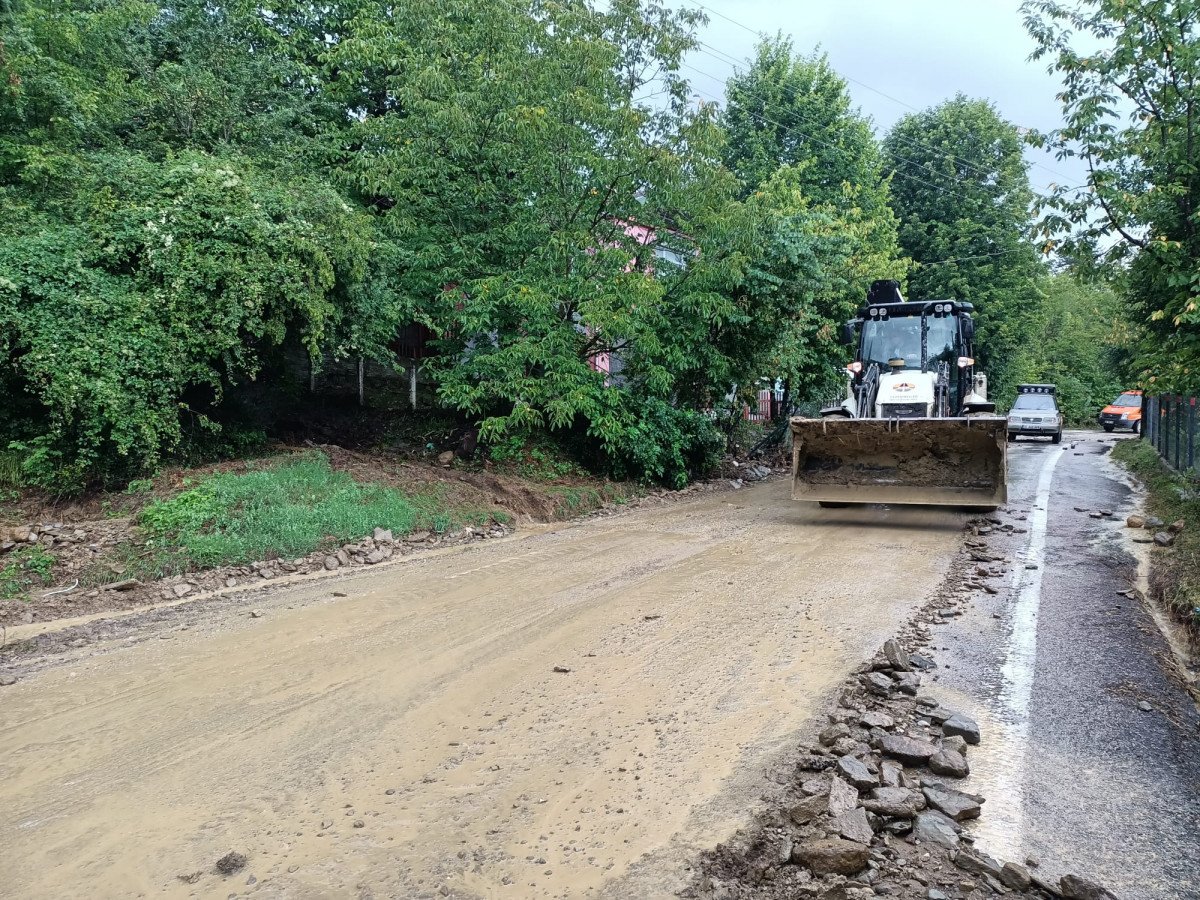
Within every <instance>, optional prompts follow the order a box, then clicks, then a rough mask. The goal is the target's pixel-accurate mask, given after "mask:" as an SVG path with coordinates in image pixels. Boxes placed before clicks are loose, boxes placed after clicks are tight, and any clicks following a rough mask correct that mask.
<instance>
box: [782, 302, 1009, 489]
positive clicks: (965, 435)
mask: <svg viewBox="0 0 1200 900" xmlns="http://www.w3.org/2000/svg"><path fill="white" fill-rule="evenodd" d="M973 309H974V307H973V306H972V305H971V304H970V303H963V302H959V301H956V300H932V301H920V302H906V301H905V300H904V298H903V296H902V295H901V293H900V285H899V283H898V282H895V281H876V282H874V283H873V284H872V285H871V288H870V290H869V291H868V293H867V302H866V303H865V304H864V305H863V306H862V307H861V308H860V309H859V310H858V315H857V317H856V318H855V319H852V320H851V321H849V322H846V323H845V325H844V326H843V331H842V339H843V342H844V343H846V344H849V345H851V346H854V347H855V348H856V352H855V356H854V360H853V362H851V363H850V364H849V365H848V366H847V367H846V369H847V373H848V375H849V378H848V383H847V388H846V398H845V400H843V401H842V402H841V403H840V404H837V405H834V406H830V407H827V408H825V409H822V410H821V413H820V416H819V418H805V417H800V416H796V417H793V418H792V419H791V431H792V497H793V498H794V499H797V500H815V501H817V502H818V503H820V504H821V505H822V506H844V505H847V504H851V503H901V504H904V503H913V504H926V503H928V504H940V505H951V506H964V507H970V508H974V509H994V508H996V507H997V506H999V505H1000V504H1002V503H1004V502H1005V501H1006V500H1007V474H1006V466H1007V444H1006V439H1005V438H1006V431H1005V429H1006V420H1005V419H1004V418H1003V417H1001V416H998V415H996V407H995V404H993V403H991V402H989V401H988V399H987V376H985V375H984V374H983V373H982V372H978V371H976V369H975V360H974V358H973V352H974V336H975V323H974V320H973V319H972V317H971V313H972V311H973Z"/></svg>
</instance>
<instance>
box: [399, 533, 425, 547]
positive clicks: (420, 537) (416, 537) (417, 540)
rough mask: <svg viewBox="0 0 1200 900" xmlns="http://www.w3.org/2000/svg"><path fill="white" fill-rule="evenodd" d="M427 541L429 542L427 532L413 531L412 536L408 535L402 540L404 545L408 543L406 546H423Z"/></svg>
mask: <svg viewBox="0 0 1200 900" xmlns="http://www.w3.org/2000/svg"><path fill="white" fill-rule="evenodd" d="M427 540H429V532H428V531H414V532H413V533H412V534H410V535H409V536H408V537H406V538H405V539H404V541H405V543H408V544H423V543H425V542H426V541H427Z"/></svg>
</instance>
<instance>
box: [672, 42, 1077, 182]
mask: <svg viewBox="0 0 1200 900" xmlns="http://www.w3.org/2000/svg"><path fill="white" fill-rule="evenodd" d="M680 65H681V66H682V67H683V68H685V69H689V70H691V71H692V72H695V73H697V74H698V75H703V76H705V77H706V78H710V79H713V80H716V76H714V75H713V74H712V73H711V72H705V71H704V70H703V69H697V68H696V67H695V66H693V65H691V64H689V63H680ZM694 90H696V93H697V94H700V96H701V97H702V99H705V100H710V101H712V102H714V103H717V102H719V101H718V100H717V98H716V97H713V96H712V95H706V94H703V93H702V92H700V91H699V90H697V89H694ZM747 93H748V94H750V95H751V96H754V94H753V92H749V91H748V92H747ZM759 99H760V100H761V99H763V98H762V97H759ZM747 112H748V113H749V115H750V116H752V117H753V118H755V119H757V120H758V122H759V123H760V124H761V125H773V126H774V127H775V128H777V129H780V130H781V131H783V132H791V133H794V134H797V135H800V136H801V137H804V138H806V139H807V140H809V141H812V142H814V143H817V144H821V145H823V146H826V147H829V148H831V149H833V150H835V151H837V152H838V153H841V154H845V153H846V152H847V151H846V150H845V149H844V148H842V147H839V146H837V145H836V144H832V143H830V142H829V141H826V140H823V139H822V138H819V137H816V136H815V135H812V134H809V133H808V132H806V131H803V130H801V129H800V128H797V127H796V126H794V125H785V124H783V123H782V122H779V121H776V120H774V119H771V118H769V117H767V116H763V115H760V114H759V113H757V112H753V111H750V110H747ZM799 118H803V117H802V116H800V117H799ZM806 121H807V120H806ZM896 158H897V159H898V160H900V161H902V162H907V163H909V164H910V165H912V166H916V167H917V168H920V169H923V170H925V171H927V172H930V173H931V174H933V175H934V176H936V177H938V178H943V177H946V176H945V175H944V174H943V173H941V172H937V171H936V170H934V169H930V168H929V167H928V166H924V165H922V164H921V163H918V162H914V161H912V160H908V159H905V158H904V157H896ZM893 175H894V176H895V177H897V178H902V179H905V180H907V181H910V182H915V183H916V184H920V185H924V186H925V187H928V188H931V189H933V190H935V191H939V192H941V193H945V194H947V195H949V196H952V197H956V198H957V199H959V200H970V199H972V198H970V197H968V196H967V195H966V194H962V193H956V192H955V190H954V189H953V188H950V187H948V186H946V185H940V184H934V183H933V182H931V181H926V180H925V179H924V178H920V177H918V176H917V175H914V174H912V173H911V172H906V171H902V170H900V169H896V170H894V171H893ZM953 180H954V181H959V182H961V181H962V179H959V178H954V179H953ZM1078 187H1083V185H1076V186H1075V187H1074V188H1067V190H1072V189H1075V188H1078ZM1029 190H1030V193H1031V194H1033V196H1035V197H1037V198H1038V199H1040V200H1044V201H1049V200H1050V198H1049V197H1046V196H1045V195H1043V194H1039V193H1038V192H1037V191H1034V190H1033V189H1032V188H1030V189H1029Z"/></svg>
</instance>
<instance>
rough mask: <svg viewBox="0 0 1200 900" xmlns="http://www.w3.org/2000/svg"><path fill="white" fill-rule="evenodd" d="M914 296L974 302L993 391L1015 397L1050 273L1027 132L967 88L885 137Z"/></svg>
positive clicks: (909, 117)
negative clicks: (1034, 225) (1035, 230)
mask: <svg viewBox="0 0 1200 900" xmlns="http://www.w3.org/2000/svg"><path fill="white" fill-rule="evenodd" d="M883 148H884V154H885V158H886V161H887V167H888V168H889V170H890V171H892V172H893V173H894V176H893V180H892V198H893V199H892V202H893V206H894V208H895V210H896V214H897V216H898V217H899V219H900V246H901V247H902V248H903V250H904V252H905V253H906V254H907V255H908V256H910V257H912V259H913V261H914V262H915V263H916V267H915V270H914V271H913V273H912V275H911V276H910V277H909V282H908V294H909V297H910V298H911V299H913V300H923V299H930V300H932V299H937V298H953V299H956V300H963V301H967V302H970V303H973V304H975V307H976V317H977V319H978V321H979V331H978V340H979V351H978V352H979V356H980V363H981V365H982V366H983V367H984V371H986V372H987V374H988V377H989V379H990V381H991V385H992V388H991V389H992V392H993V394H995V395H997V396H999V397H1001V398H1002V399H1004V398H1007V397H1008V396H1010V395H1011V394H1012V393H1013V391H1014V387H1015V384H1016V379H1017V376H1018V373H1017V368H1016V367H1017V360H1018V358H1019V356H1020V352H1021V349H1022V348H1023V347H1024V346H1025V345H1026V344H1027V343H1028V341H1029V339H1030V336H1031V322H1032V316H1033V313H1034V312H1035V311H1036V309H1037V306H1038V292H1037V279H1038V278H1039V277H1040V275H1041V274H1042V273H1043V272H1044V268H1043V267H1042V266H1041V264H1040V263H1039V262H1038V258H1037V253H1036V251H1035V250H1034V248H1033V246H1032V245H1031V244H1030V243H1029V240H1028V237H1027V235H1028V233H1029V230H1030V227H1031V219H1030V209H1031V205H1032V201H1033V194H1032V192H1031V190H1030V188H1029V178H1028V172H1027V169H1028V166H1027V164H1026V162H1025V161H1024V159H1023V158H1022V156H1021V149H1022V140H1021V137H1020V136H1019V134H1018V133H1017V129H1016V128H1015V126H1013V125H1012V124H1011V123H1009V122H1006V121H1005V120H1004V119H1002V118H1001V117H1000V115H999V114H998V113H997V112H996V109H995V107H993V106H992V104H991V103H989V102H987V101H986V100H972V99H969V98H967V97H964V96H962V95H959V96H957V97H955V98H954V99H952V100H948V101H946V102H945V103H942V104H941V105H939V106H936V107H933V108H931V109H928V110H925V111H924V112H920V113H913V114H910V115H907V116H905V117H903V118H902V119H900V121H899V122H897V123H896V125H895V126H894V127H893V128H892V130H891V131H890V132H889V133H888V135H887V137H886V138H885V139H884V142H883Z"/></svg>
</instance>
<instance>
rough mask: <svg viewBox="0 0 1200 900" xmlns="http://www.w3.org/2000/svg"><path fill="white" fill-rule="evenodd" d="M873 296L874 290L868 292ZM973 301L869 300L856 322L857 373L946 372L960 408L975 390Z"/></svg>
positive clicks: (954, 401)
mask: <svg viewBox="0 0 1200 900" xmlns="http://www.w3.org/2000/svg"><path fill="white" fill-rule="evenodd" d="M869 296H870V295H869ZM972 311H973V307H972V306H971V304H969V303H960V302H957V301H954V300H934V301H921V302H915V303H908V302H904V301H903V300H901V301H899V302H895V301H894V302H890V303H875V304H873V303H870V302H868V303H867V304H866V305H864V306H863V307H862V308H861V309H859V311H858V313H859V314H858V318H857V319H854V320H852V322H849V323H847V325H852V326H853V330H854V333H855V335H856V337H857V347H856V353H855V365H854V366H853V367H852V368H853V369H854V370H855V375H854V377H855V379H860V378H863V377H865V376H866V374H867V373H868V372H869V371H870V370H871V369H872V367H875V368H877V369H878V370H879V371H880V372H889V371H892V372H895V371H912V372H928V373H933V374H934V375H938V376H939V377H944V378H945V381H946V383H947V385H948V389H949V390H948V393H949V397H948V401H949V406H950V407H951V408H952V409H958V408H959V406H960V405H961V404H962V401H963V398H966V397H967V396H968V395H969V394H970V393H971V390H972V387H971V385H972V378H973V367H974V364H975V360H974V358H973V351H974V338H975V322H974V320H973V319H972V318H971V312H972Z"/></svg>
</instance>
